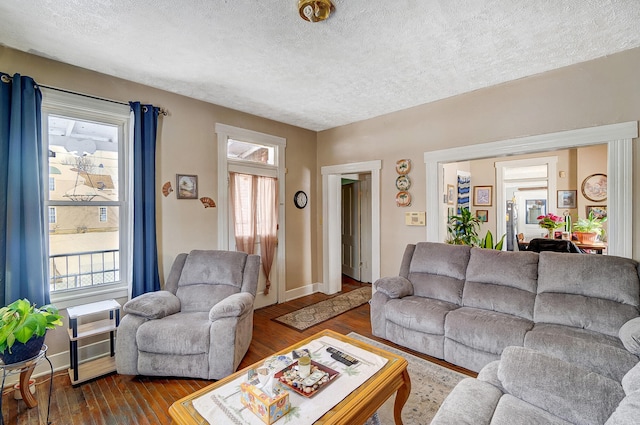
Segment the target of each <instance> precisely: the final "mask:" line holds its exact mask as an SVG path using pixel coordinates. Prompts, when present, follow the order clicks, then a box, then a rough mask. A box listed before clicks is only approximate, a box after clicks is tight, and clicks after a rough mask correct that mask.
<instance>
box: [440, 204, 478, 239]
mask: <svg viewBox="0 0 640 425" xmlns="http://www.w3.org/2000/svg"><path fill="white" fill-rule="evenodd" d="M448 224H449V225H448V227H447V232H448V233H449V238H448V239H447V243H449V244H453V245H470V246H476V245H478V244H479V243H480V237H479V236H478V230H479V228H480V220H478V218H477V217H475V216H474V215H473V214H471V211H470V210H468V209H467V208H463V209H462V210H461V211H460V215H452V216H451V217H449V223H448Z"/></svg>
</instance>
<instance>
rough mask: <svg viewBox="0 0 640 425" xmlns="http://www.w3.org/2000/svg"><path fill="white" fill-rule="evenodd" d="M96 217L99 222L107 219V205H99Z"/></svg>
mask: <svg viewBox="0 0 640 425" xmlns="http://www.w3.org/2000/svg"><path fill="white" fill-rule="evenodd" d="M98 217H99V220H100V222H101V223H104V222H106V221H107V207H100V208H99V210H98Z"/></svg>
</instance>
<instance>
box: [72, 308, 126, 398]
mask: <svg viewBox="0 0 640 425" xmlns="http://www.w3.org/2000/svg"><path fill="white" fill-rule="evenodd" d="M99 313H105V315H106V313H109V317H108V318H104V319H102V320H97V321H93V322H89V323H83V324H82V325H78V318H80V317H82V316H87V315H94V314H99ZM67 314H68V315H69V329H68V333H69V356H70V359H69V360H70V361H69V363H70V368H69V377H70V378H71V384H72V385H74V386H75V385H78V384H81V383H82V382H85V381H88V380H90V379H93V378H97V377H98V376H102V375H106V374H107V373H111V372H113V371H115V370H116V359H115V354H116V348H115V347H116V346H115V332H116V329H117V328H118V325H119V324H120V303H119V302H117V301H116V300H106V301H98V302H95V303H90V304H83V305H79V306H75V307H69V308H67ZM105 333H108V334H109V345H110V351H111V352H110V356H104V357H100V358H98V359H96V360H91V361H88V362H85V363H83V364H79V363H80V362H79V359H78V341H79V340H81V339H83V338H87V337H90V336H94V335H100V334H105Z"/></svg>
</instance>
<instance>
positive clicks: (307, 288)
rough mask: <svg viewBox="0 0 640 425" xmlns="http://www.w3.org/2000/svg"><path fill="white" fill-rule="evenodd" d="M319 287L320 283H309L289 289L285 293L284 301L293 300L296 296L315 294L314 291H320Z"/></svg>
mask: <svg viewBox="0 0 640 425" xmlns="http://www.w3.org/2000/svg"><path fill="white" fill-rule="evenodd" d="M321 287H322V283H312V284H310V285H304V286H301V287H299V288H295V289H290V290H288V291H287V292H286V294H285V301H291V300H295V299H296V298H301V297H304V296H307V295H311V294H315V293H316V292H320V288H321Z"/></svg>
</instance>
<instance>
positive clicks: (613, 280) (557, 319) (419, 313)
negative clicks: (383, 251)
mask: <svg viewBox="0 0 640 425" xmlns="http://www.w3.org/2000/svg"><path fill="white" fill-rule="evenodd" d="M638 272H639V270H638V263H637V262H636V261H634V260H631V259H626V258H620V257H614V256H603V255H582V254H568V253H554V252H542V253H540V254H537V253H533V252H503V251H494V250H487V249H480V248H470V247H468V246H456V245H447V244H440V243H428V242H424V243H418V244H416V245H409V246H407V248H406V250H405V253H404V256H403V259H402V264H401V268H400V273H399V276H394V277H386V278H382V279H379V280H378V281H376V282H375V283H374V288H375V293H374V295H373V297H372V300H371V324H372V331H373V334H374V335H376V336H378V337H381V338H385V339H387V340H389V341H392V342H394V343H396V344H400V345H403V346H406V347H408V348H411V349H413V350H416V351H419V352H422V353H425V354H428V355H430V356H433V357H437V358H440V359H444V360H446V361H448V362H450V363H454V364H456V365H459V366H462V367H465V368H467V369H470V370H472V371H476V372H477V371H481V373H480V375H479V377H478V379H471V378H470V379H469V380H464V381H463V382H462V383H461V384H459V385H458V386H457V387H456V389H454V392H453V393H452V394H451V395H450V396H449V398H447V401H445V403H444V404H443V406H442V408H441V410H440V412H439V413H438V415H437V416H436V418H435V419H434V423H438V424H448V423H470V424H484V423H487V424H488V423H491V424H507V423H509V424H512V423H518V424H520V423H532V424H533V423H562V424H565V423H604V420H606V419H607V418H608V417H609V416H610V415H611V413H612V412H613V411H614V410H615V409H616V407H617V406H618V405H619V404H620V401H621V400H623V399H624V400H627V398H625V391H627V390H628V391H629V392H630V393H631V392H633V391H632V389H633V388H635V387H634V386H630V387H629V388H623V387H624V386H623V385H622V384H621V382H623V378H625V376H628V374H629V373H631V372H629V371H630V370H632V368H634V367H635V368H634V370H635V369H638V367H636V365H637V364H638V361H639V357H638V356H639V355H640V317H639V316H640V311H639V307H640V279H639V276H638ZM507 347H509V348H507ZM635 375H639V376H640V369H638V372H636V373H635ZM635 375H634V376H635ZM625 379H627V378H625ZM638 380H640V378H638ZM554 385H555V387H554ZM637 386H639V387H640V383H638V385H637ZM554 388H555V389H556V390H557V392H558V394H557V397H556V396H555V395H554V394H553V390H554ZM596 388H597V389H596ZM574 389H576V392H575V394H574V392H573V391H574ZM577 389H581V390H582V392H579V391H578V390H577ZM601 393H603V394H607V395H608V396H610V398H606V397H605V398H602V396H601ZM638 395H639V396H636V398H635V399H633V401H632V402H630V403H631V405H632V406H635V407H638V405H639V404H638V402H640V392H639V393H638ZM627 397H629V395H627ZM548 398H550V399H551V400H547V399H548ZM574 399H576V400H577V399H580V400H582V401H581V402H580V403H582V404H580V403H577V404H575V403H573V402H574ZM589 400H590V401H589ZM536 402H539V403H538V404H536ZM554 402H555V403H556V404H555V405H554V404H553V403H554ZM545 403H547V404H548V403H551V405H550V406H547V405H546V404H545ZM589 403H591V405H592V410H593V409H595V410H597V411H598V413H599V414H598V415H594V414H592V413H589V410H588V409H587V410H585V407H584V406H583V404H584V405H585V406H588V405H589ZM634 403H635V405H634ZM540 404H542V406H541V405H540ZM604 405H606V407H605V406H604ZM622 405H623V404H620V406H622ZM499 407H500V408H499ZM576 411H580V412H582V411H584V412H583V413H584V415H583V413H579V414H577V413H576ZM456 412H457V413H456ZM465 412H466V413H465ZM567 412H569V413H567ZM571 412H573V413H571ZM558 413H559V414H558ZM454 415H455V420H454V419H453V418H454ZM585 415H586V416H585ZM589 416H590V417H591V420H583V419H584V417H589ZM436 419H437V420H436ZM638 420H639V421H640V419H638ZM611 423H615V424H621V423H625V422H611ZM629 423H631V422H629ZM639 423H640V422H639Z"/></svg>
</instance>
